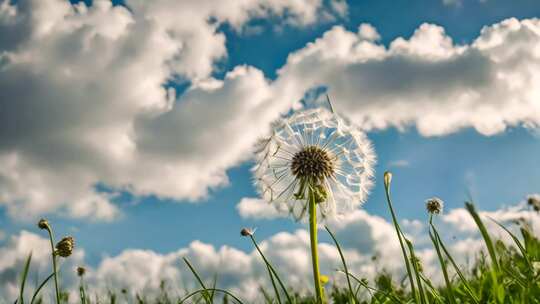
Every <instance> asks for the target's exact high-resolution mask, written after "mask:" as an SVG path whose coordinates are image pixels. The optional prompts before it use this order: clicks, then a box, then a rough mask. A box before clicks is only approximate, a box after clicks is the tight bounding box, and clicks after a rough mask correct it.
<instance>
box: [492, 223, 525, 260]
mask: <svg viewBox="0 0 540 304" xmlns="http://www.w3.org/2000/svg"><path fill="white" fill-rule="evenodd" d="M489 219H490V220H492V221H493V222H494V223H495V224H497V225H499V227H501V228H502V229H504V231H506V233H508V234H509V235H510V237H511V238H512V240H514V243H516V246H517V247H518V249H519V251H520V252H521V255H522V256H523V258H524V259H525V262H526V263H527V266H529V269H530V270H531V271H534V270H533V266H532V263H531V260H530V259H529V256H528V254H527V251H526V250H525V247H523V245H522V244H521V242H520V241H519V239H518V238H517V237H516V236H515V235H514V234H513V233H512V232H511V231H510V230H508V228H506V227H504V225H503V224H501V223H499V222H497V221H496V220H495V219H493V218H491V217H490V218H489Z"/></svg>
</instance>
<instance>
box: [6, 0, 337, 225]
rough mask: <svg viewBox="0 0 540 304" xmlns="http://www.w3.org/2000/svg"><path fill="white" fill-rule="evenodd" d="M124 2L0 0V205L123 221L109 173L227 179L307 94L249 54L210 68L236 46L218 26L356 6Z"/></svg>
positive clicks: (144, 180) (163, 182)
mask: <svg viewBox="0 0 540 304" xmlns="http://www.w3.org/2000/svg"><path fill="white" fill-rule="evenodd" d="M220 3H221V4H220ZM325 4H328V5H325ZM126 6H127V7H124V6H112V4H111V2H110V1H106V0H98V1H93V4H92V5H91V6H90V7H87V6H86V5H85V4H84V3H82V2H80V3H79V4H76V5H72V4H70V3H69V1H64V0H23V1H17V2H16V3H12V1H9V0H2V1H0V108H1V109H2V111H0V138H1V139H2V140H1V141H0V168H1V169H0V204H1V205H4V206H5V207H6V208H7V210H8V212H9V214H10V215H12V216H13V217H16V218H20V219H31V218H35V217H36V215H38V214H44V213H47V212H60V213H63V214H65V215H69V216H74V217H92V218H96V219H112V218H114V217H115V216H117V215H118V213H119V210H118V208H117V207H116V206H115V205H114V204H112V203H111V200H113V199H114V191H113V192H112V193H110V192H107V193H105V192H100V191H96V187H95V186H96V185H97V184H99V183H104V184H106V185H107V186H109V187H111V188H113V189H115V190H126V191H130V192H132V193H135V194H137V195H145V194H149V193H151V194H155V195H157V196H160V197H170V198H175V199H196V198H199V197H201V196H204V195H205V194H206V192H207V189H208V187H215V186H219V185H223V184H226V183H227V178H226V175H225V170H226V169H227V168H229V167H230V166H233V165H235V164H238V163H239V162H240V161H242V160H244V159H246V158H247V157H248V156H247V154H248V151H249V150H250V148H251V144H252V142H253V140H254V139H255V138H256V136H258V132H260V130H262V129H264V126H265V125H267V124H268V122H269V121H271V120H272V119H274V118H275V116H276V115H279V112H280V111H283V110H285V109H287V108H288V107H289V106H290V105H289V104H290V100H295V99H298V98H300V97H297V96H289V95H286V96H287V98H285V97H280V94H288V93H289V92H288V91H287V90H281V89H280V90H278V89H274V88H273V87H272V85H271V84H270V83H269V82H268V81H267V80H266V79H265V77H264V75H263V74H262V73H261V71H259V70H257V69H255V68H251V67H247V66H241V67H237V68H235V69H234V70H233V71H230V72H229V73H227V76H226V77H225V78H224V79H222V80H217V79H213V78H212V77H211V74H212V72H213V71H214V70H215V64H216V62H217V61H219V60H223V59H225V58H226V56H227V50H226V47H225V42H226V41H225V35H224V34H223V33H221V32H220V31H219V30H218V28H219V26H220V25H222V24H224V23H227V24H230V25H231V26H232V27H233V28H235V29H237V30H238V31H239V32H241V31H242V30H243V28H244V26H246V24H247V23H249V21H250V20H253V19H257V18H267V17H272V18H277V19H282V20H284V21H283V22H284V23H287V24H290V25H292V26H305V25H309V24H312V23H314V22H316V21H317V20H319V19H320V18H319V17H321V16H326V17H330V16H334V17H336V16H341V15H344V14H345V13H346V5H344V4H343V3H341V2H339V1H338V2H336V1H330V2H325V3H323V2H322V1H317V0H315V1H313V0H301V1H275V0H266V1H235V2H234V4H230V3H225V2H219V3H218V2H215V1H172V0H159V1H142V0H131V1H127V3H126ZM177 80H180V81H189V83H191V84H192V86H191V87H190V88H189V90H188V92H187V93H186V94H184V95H182V96H181V97H179V98H177V96H176V95H177V94H176V92H175V90H174V89H171V88H167V87H166V84H167V83H168V82H170V81H177ZM278 91H280V92H281V93H280V94H276V93H275V92H278ZM288 97H292V98H288ZM275 99H278V100H283V102H273V100H275ZM285 100H287V101H286V102H285ZM248 124H249V125H257V126H259V127H260V128H257V127H250V128H245V125H248ZM246 130H251V131H250V132H251V134H250V132H245V131H246ZM216 151H218V153H215V152H216Z"/></svg>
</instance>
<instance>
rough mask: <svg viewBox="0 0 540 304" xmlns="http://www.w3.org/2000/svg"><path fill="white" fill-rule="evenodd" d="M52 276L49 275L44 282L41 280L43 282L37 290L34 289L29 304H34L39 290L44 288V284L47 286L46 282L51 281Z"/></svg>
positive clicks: (52, 274)
mask: <svg viewBox="0 0 540 304" xmlns="http://www.w3.org/2000/svg"><path fill="white" fill-rule="evenodd" d="M53 276H54V273H51V274H50V275H49V276H48V277H47V278H46V279H45V280H43V282H41V284H39V286H38V288H36V290H35V291H34V294H33V295H32V300H31V301H30V304H34V301H35V300H36V299H37V296H38V294H39V292H40V291H41V289H42V288H43V287H44V286H45V284H47V282H49V280H50V279H52V277H53Z"/></svg>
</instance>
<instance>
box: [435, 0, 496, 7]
mask: <svg viewBox="0 0 540 304" xmlns="http://www.w3.org/2000/svg"><path fill="white" fill-rule="evenodd" d="M463 1H464V0H442V2H443V4H444V5H446V6H454V7H459V8H461V7H463ZM476 1H478V2H480V3H485V2H487V0H476Z"/></svg>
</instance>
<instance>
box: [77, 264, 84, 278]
mask: <svg viewBox="0 0 540 304" xmlns="http://www.w3.org/2000/svg"><path fill="white" fill-rule="evenodd" d="M85 273H86V268H84V267H82V266H79V267H77V275H78V276H79V277H82V276H84V274H85Z"/></svg>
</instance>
